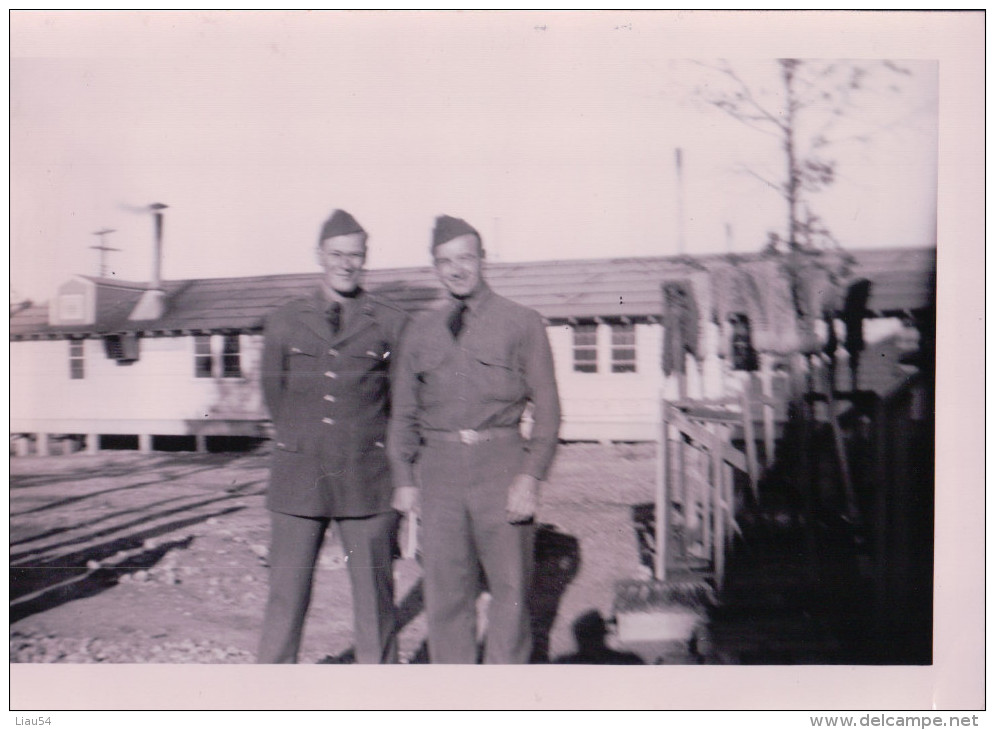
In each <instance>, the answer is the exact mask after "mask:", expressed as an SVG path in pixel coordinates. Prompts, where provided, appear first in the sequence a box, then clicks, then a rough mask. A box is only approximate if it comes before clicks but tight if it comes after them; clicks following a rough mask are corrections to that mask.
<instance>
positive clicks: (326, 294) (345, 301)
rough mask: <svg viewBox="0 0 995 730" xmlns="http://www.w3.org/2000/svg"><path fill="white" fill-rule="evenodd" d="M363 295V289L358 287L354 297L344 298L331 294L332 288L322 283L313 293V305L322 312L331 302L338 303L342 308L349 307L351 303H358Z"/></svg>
mask: <svg viewBox="0 0 995 730" xmlns="http://www.w3.org/2000/svg"><path fill="white" fill-rule="evenodd" d="M365 293H366V292H365V291H364V290H363V288H362V287H360V288H359V289H357V290H356V296H354V297H344V296H342V295H341V294H335V293H333V291H332V288H331V287H330V286H328V284H326V283H325V282H324V281H322V282H321V283H320V285H319V286H318V288H317V289H316V290H315V292H314V304H315V306H316V307H317V308H318V309H320V310H322V311H324V310H325V309H327V308H328V305H329V304H331V303H332V302H338V303H339V304H341V305H342V307H343V308H346V307H351V306H352V304H353V302H357V301H359V300H360V299H361V298H362V297H363V295H364V294H365Z"/></svg>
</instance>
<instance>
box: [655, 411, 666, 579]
mask: <svg viewBox="0 0 995 730" xmlns="http://www.w3.org/2000/svg"><path fill="white" fill-rule="evenodd" d="M657 400H658V401H659V408H660V434H659V439H658V441H657V459H656V464H657V469H656V500H655V502H656V504H655V512H654V521H655V529H654V532H655V533H656V534H655V537H656V552H655V553H654V556H653V557H654V561H653V577H654V578H655V579H656V580H658V581H664V580H666V579H667V521H668V514H669V512H670V508H669V505H668V504H667V486H668V485H667V482H668V479H669V477H668V468H669V465H668V463H667V456H668V454H667V442H668V440H669V433H668V428H669V427H668V424H667V402H666V400H665V399H664V397H663V393H660V394H659V396H658V398H657Z"/></svg>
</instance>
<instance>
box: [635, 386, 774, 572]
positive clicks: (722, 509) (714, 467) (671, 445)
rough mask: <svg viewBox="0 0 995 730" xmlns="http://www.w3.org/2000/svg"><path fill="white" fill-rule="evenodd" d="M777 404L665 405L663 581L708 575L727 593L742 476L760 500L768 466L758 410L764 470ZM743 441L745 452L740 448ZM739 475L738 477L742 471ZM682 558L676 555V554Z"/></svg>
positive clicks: (660, 496)
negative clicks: (738, 477)
mask: <svg viewBox="0 0 995 730" xmlns="http://www.w3.org/2000/svg"><path fill="white" fill-rule="evenodd" d="M775 405H776V404H775V403H774V401H773V399H771V398H769V397H767V396H763V397H761V398H759V399H757V400H751V399H750V396H749V395H748V394H747V393H745V392H744V394H743V395H742V396H740V397H738V398H734V399H722V400H679V401H667V400H665V399H663V398H661V399H660V420H659V424H660V433H659V438H658V441H657V478H656V481H657V489H656V495H655V514H654V520H655V523H656V527H655V530H654V531H655V538H656V539H655V550H654V565H653V573H654V578H655V579H656V580H657V581H667V580H668V579H671V578H674V577H675V576H686V575H688V574H695V575H702V574H707V575H708V576H709V577H710V578H711V579H712V580H713V581H714V584H715V588H716V589H721V587H722V582H723V579H724V576H725V562H726V551H727V550H728V548H729V545H730V541H731V538H732V535H733V534H734V533H735V532H737V531H738V526H737V524H736V519H735V503H736V494H735V483H736V479H735V471H739V472H742V473H743V474H745V475H746V476H747V478H748V483H749V487H750V489H751V491H752V493H753V496H754V498H755V499H758V498H759V494H758V491H759V482H760V478H761V473H762V468H763V467H761V465H760V462H759V458H758V453H757V434H756V426H755V424H756V422H757V415H758V414H757V411H758V410H759V411H760V414H759V415H760V421H761V422H762V423H763V432H764V433H763V441H764V453H763V462H764V466H767V465H769V464H770V463H771V461H772V459H773V453H774V441H775V432H774V428H775V424H774V416H773V413H774V408H775ZM734 439H738V440H741V441H742V442H743V444H744V450H743V451H740V450H739V449H737V448H736V447H735V446H734V445H733V442H734ZM734 470H735V471H734ZM675 553H676V554H675Z"/></svg>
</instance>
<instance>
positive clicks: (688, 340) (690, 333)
mask: <svg viewBox="0 0 995 730" xmlns="http://www.w3.org/2000/svg"><path fill="white" fill-rule="evenodd" d="M687 353H690V354H691V355H692V356H693V357H695V358H698V357H699V351H698V305H697V304H696V303H695V298H694V292H693V291H692V288H691V283H690V282H689V281H685V280H681V281H668V282H664V284H663V372H664V374H666V375H670V374H671V373H675V372H676V373H684V372H685V370H686V368H685V363H684V360H685V356H686V354H687Z"/></svg>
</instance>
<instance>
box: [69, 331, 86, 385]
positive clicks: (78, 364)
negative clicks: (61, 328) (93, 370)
mask: <svg viewBox="0 0 995 730" xmlns="http://www.w3.org/2000/svg"><path fill="white" fill-rule="evenodd" d="M85 342H86V340H85V339H83V338H81V337H72V338H70V339H69V379H70V380H86V348H85V345H84V343H85Z"/></svg>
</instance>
